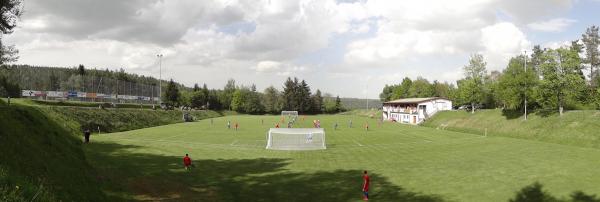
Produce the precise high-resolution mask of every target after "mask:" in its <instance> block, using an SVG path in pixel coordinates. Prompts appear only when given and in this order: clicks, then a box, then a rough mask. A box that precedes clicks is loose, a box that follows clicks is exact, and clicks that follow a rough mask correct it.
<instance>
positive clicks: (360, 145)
mask: <svg viewBox="0 0 600 202" xmlns="http://www.w3.org/2000/svg"><path fill="white" fill-rule="evenodd" d="M352 141H354V143H356V144H357V145H358V146H359V147H362V146H363V145H362V144H360V143H358V142H357V141H356V140H352Z"/></svg>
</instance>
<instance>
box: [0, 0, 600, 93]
mask: <svg viewBox="0 0 600 202" xmlns="http://www.w3.org/2000/svg"><path fill="white" fill-rule="evenodd" d="M23 6H24V13H23V15H22V17H21V20H20V21H19V23H18V27H17V28H16V29H15V31H14V33H13V34H11V35H8V36H4V38H3V39H2V40H3V41H4V43H5V44H14V45H15V46H16V47H17V49H19V51H20V52H19V56H20V59H19V61H17V62H16V64H29V65H40V66H56V67H73V66H76V65H78V64H83V65H85V66H86V68H98V69H106V68H108V69H112V70H116V69H119V68H123V69H125V70H126V71H128V72H132V73H137V74H142V75H149V76H154V77H157V78H158V77H159V75H161V76H162V78H163V79H171V78H172V79H174V80H176V81H178V82H180V83H183V84H185V85H187V86H193V84H194V83H199V84H203V83H206V84H207V85H208V87H209V88H222V87H223V86H224V85H225V83H226V81H227V80H228V79H235V80H236V81H237V84H239V85H246V86H250V85H251V84H256V86H257V88H258V89H259V90H260V89H264V88H266V87H268V86H271V85H272V86H275V87H276V88H278V89H282V86H283V82H284V81H285V79H286V78H288V77H298V78H299V79H304V80H306V81H307V83H308V84H309V85H310V86H311V89H312V90H313V92H314V91H315V90H316V89H320V90H321V91H323V92H327V93H330V94H331V95H333V96H336V95H339V96H341V97H356V98H365V97H368V98H373V99H375V98H378V95H379V93H380V92H381V90H382V89H383V87H384V86H385V85H386V84H397V83H400V82H401V81H402V79H403V78H404V77H410V78H412V79H416V78H417V77H419V76H420V77H423V78H426V79H428V80H430V81H433V80H438V81H441V82H444V81H447V82H451V83H454V82H455V81H456V80H457V79H460V78H462V77H463V72H462V67H463V66H464V65H466V64H467V63H468V59H469V57H470V55H472V54H474V53H479V54H482V55H483V56H484V58H485V60H486V61H487V63H488V65H487V69H488V71H492V70H502V69H504V68H505V67H506V64H507V61H508V59H510V57H513V56H515V55H518V54H522V53H523V52H524V51H526V50H531V48H532V47H533V46H534V45H541V46H543V47H549V48H556V47H560V46H563V45H564V44H566V43H569V41H571V40H577V39H580V38H581V34H582V33H583V32H585V29H586V28H587V27H589V26H591V25H600V12H598V11H599V10H600V0H527V1H522V0H453V1H448V0H403V1H395V0H387V1H384V0H337V1H336V0H298V1H295V0H289V1H287V0H285V1H284V0H281V1H278V0H222V1H221V0H202V1H197V0H169V1H166V0H126V1H124V0H103V1H98V0H25V2H24V4H23ZM157 54H162V55H163V57H162V68H159V65H158V64H159V59H158V57H157ZM160 69H162V71H161V70H160Z"/></svg>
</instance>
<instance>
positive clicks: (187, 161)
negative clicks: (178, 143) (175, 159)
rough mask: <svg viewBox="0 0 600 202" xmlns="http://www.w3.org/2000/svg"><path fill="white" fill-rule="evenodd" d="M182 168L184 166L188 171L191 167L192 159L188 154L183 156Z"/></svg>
mask: <svg viewBox="0 0 600 202" xmlns="http://www.w3.org/2000/svg"><path fill="white" fill-rule="evenodd" d="M183 166H185V169H186V170H190V168H191V166H192V159H191V158H190V157H189V156H188V154H185V157H183Z"/></svg>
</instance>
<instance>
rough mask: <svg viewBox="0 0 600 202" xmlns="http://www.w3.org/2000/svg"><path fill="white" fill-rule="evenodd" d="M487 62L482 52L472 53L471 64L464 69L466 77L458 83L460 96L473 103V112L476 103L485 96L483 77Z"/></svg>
mask: <svg viewBox="0 0 600 202" xmlns="http://www.w3.org/2000/svg"><path fill="white" fill-rule="evenodd" d="M485 66H486V62H485V61H484V60H483V56H482V55H481V54H473V55H471V59H469V64H468V65H465V66H464V68H463V70H464V73H465V79H464V80H463V81H462V82H460V83H459V84H458V89H459V91H460V97H461V98H462V100H463V101H465V102H467V103H469V104H471V113H475V104H477V103H481V102H482V101H483V98H484V88H483V82H484V81H483V78H484V76H485V74H486V68H485Z"/></svg>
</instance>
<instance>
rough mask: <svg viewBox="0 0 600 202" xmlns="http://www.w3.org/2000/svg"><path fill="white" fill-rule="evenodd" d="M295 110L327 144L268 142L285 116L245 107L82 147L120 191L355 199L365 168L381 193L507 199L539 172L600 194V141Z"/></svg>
mask: <svg viewBox="0 0 600 202" xmlns="http://www.w3.org/2000/svg"><path fill="white" fill-rule="evenodd" d="M298 119H299V120H298V121H297V124H296V126H295V127H300V126H301V127H312V121H313V120H315V119H319V120H321V127H323V128H325V131H326V142H327V149H326V150H315V151H276V150H266V149H265V146H266V133H267V131H268V130H269V128H272V127H274V126H275V124H276V122H278V121H280V116H250V115H242V116H226V117H220V118H215V119H213V120H212V121H211V120H210V119H207V120H202V121H198V122H192V123H182V124H173V125H166V126H160V127H154V128H146V129H141V130H134V131H127V132H121V133H112V134H103V135H95V136H93V137H92V144H90V145H86V146H85V150H86V156H87V158H88V160H89V161H90V162H91V164H92V165H93V166H94V167H96V168H97V170H98V172H99V174H98V175H99V176H100V177H99V179H101V182H102V183H101V184H102V185H103V187H104V189H105V190H106V192H107V193H108V194H109V195H110V196H111V197H113V198H114V199H115V200H117V199H126V200H130V199H135V200H172V201H360V200H361V183H362V181H361V180H362V178H361V173H362V171H363V170H368V171H369V175H370V176H371V191H370V194H369V195H370V196H371V200H374V201H507V200H508V199H509V198H512V197H513V196H514V194H515V192H516V191H518V190H519V189H521V188H522V187H524V186H526V185H529V184H532V183H534V182H536V181H537V182H540V183H541V184H543V185H544V188H545V190H547V191H548V192H550V193H551V194H553V195H555V196H560V197H566V196H568V195H569V194H570V193H571V192H573V191H576V190H581V191H584V192H586V193H588V194H600V169H598V168H599V167H600V150H598V149H590V148H580V147H573V146H563V145H558V144H550V143H544V142H537V141H528V140H521V139H514V138H504V137H484V136H482V135H475V134H467V133H458V132H450V131H444V130H436V129H432V128H426V127H418V126H408V125H401V124H396V123H390V122H386V123H383V124H381V125H380V124H378V122H377V121H376V120H374V119H368V118H365V117H358V116H350V115H320V116H306V117H304V116H300V117H299V118H298ZM303 119H304V120H303ZM350 120H352V126H353V127H352V128H349V122H350ZM227 121H231V125H232V129H227ZM336 122H337V123H338V125H339V126H338V130H334V128H333V125H334V124H335V123H336ZM367 122H368V124H369V126H370V130H369V131H366V130H365V129H364V125H365V123H367ZM235 123H239V126H240V128H239V129H238V130H237V131H236V130H235V129H233V126H234V124H235ZM280 125H282V126H283V124H280ZM186 153H188V154H190V157H191V158H192V160H193V162H194V164H195V168H193V169H192V170H191V171H185V170H184V169H183V166H182V157H183V156H184V155H185V154H186Z"/></svg>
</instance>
